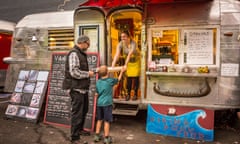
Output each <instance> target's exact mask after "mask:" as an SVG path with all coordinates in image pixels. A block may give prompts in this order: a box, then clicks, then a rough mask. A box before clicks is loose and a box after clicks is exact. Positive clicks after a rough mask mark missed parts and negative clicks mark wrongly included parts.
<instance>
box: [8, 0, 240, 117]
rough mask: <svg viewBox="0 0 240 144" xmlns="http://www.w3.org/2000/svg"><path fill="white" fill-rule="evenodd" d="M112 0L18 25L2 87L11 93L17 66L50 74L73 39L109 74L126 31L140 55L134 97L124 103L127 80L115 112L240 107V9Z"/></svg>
mask: <svg viewBox="0 0 240 144" xmlns="http://www.w3.org/2000/svg"><path fill="white" fill-rule="evenodd" d="M91 2H92V3H91ZM115 2H116V3H111V2H110V3H105V2H104V1H98V3H96V4H95V3H94V1H90V2H86V3H85V4H82V5H81V6H80V7H79V8H78V9H76V10H75V11H62V12H51V13H43V14H33V15H29V16H26V17H24V18H23V19H22V20H21V21H19V23H18V24H17V26H16V29H15V33H14V36H13V37H14V41H13V44H12V51H11V57H8V58H4V61H5V62H6V63H9V64H10V67H9V71H8V75H7V78H8V81H7V82H6V86H7V87H6V90H7V91H12V90H13V87H14V84H15V82H14V81H15V79H16V76H17V73H16V72H17V71H19V69H21V68H23V67H24V68H32V69H34V68H38V69H39V68H40V69H47V70H49V69H50V63H51V62H50V61H51V59H50V56H51V53H52V52H55V51H67V50H69V49H70V48H71V47H72V46H73V43H74V40H76V39H77V37H78V35H80V34H86V35H88V36H89V37H90V39H91V48H90V51H92V52H97V53H99V56H100V64H107V65H108V66H109V69H111V68H110V66H111V62H112V59H113V56H114V54H115V51H116V45H117V43H118V42H119V40H120V38H119V37H120V31H122V30H128V31H131V33H132V36H133V39H134V40H135V41H136V42H137V44H138V48H139V50H140V51H141V76H140V87H139V92H138V94H137V95H138V99H137V100H135V101H134V100H129V101H125V100H124V98H123V97H124V85H125V84H126V83H122V85H121V86H116V88H115V93H114V105H115V111H114V113H116V114H128V115H135V114H136V113H137V111H138V109H141V108H146V107H145V106H146V104H149V103H152V104H165V105H177V106H198V107H205V108H213V109H222V108H240V97H239V93H240V74H239V73H240V72H239V71H240V70H239V64H240V63H239V62H240V55H239V53H240V48H239V41H240V33H239V31H240V19H239V18H240V8H239V5H235V4H234V3H232V2H229V1H224V0H221V1H219V0H214V1H206V0H203V1H201V0H199V1H195V2H192V1H186V2H164V1H162V2H159V1H154V0H153V1H149V2H146V3H141V2H142V1H137V2H136V3H134V2H133V1H131V2H130V4H129V3H126V4H122V3H121V4H118V2H117V1H115ZM138 2H139V3H138ZM229 5H231V6H229ZM90 15H91V17H90ZM119 66H120V65H119ZM113 71H114V69H113ZM113 73H114V75H117V72H113Z"/></svg>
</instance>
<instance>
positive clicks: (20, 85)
mask: <svg viewBox="0 0 240 144" xmlns="http://www.w3.org/2000/svg"><path fill="white" fill-rule="evenodd" d="M24 84H25V81H23V80H18V81H17V83H16V86H15V90H14V91H15V92H22V90H23V86H24Z"/></svg>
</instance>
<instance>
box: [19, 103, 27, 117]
mask: <svg viewBox="0 0 240 144" xmlns="http://www.w3.org/2000/svg"><path fill="white" fill-rule="evenodd" d="M26 113H27V107H24V106H19V107H18V111H17V114H16V116H18V117H26Z"/></svg>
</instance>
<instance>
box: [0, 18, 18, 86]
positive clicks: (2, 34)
mask: <svg viewBox="0 0 240 144" xmlns="http://www.w3.org/2000/svg"><path fill="white" fill-rule="evenodd" d="M15 25H16V24H15V23H13V22H9V21H4V20H0V46H1V54H0V59H1V61H0V87H1V89H3V88H4V83H5V79H6V73H7V68H8V65H7V64H6V63H4V62H3V58H4V57H7V56H10V50H11V42H12V34H13V31H14V27H15Z"/></svg>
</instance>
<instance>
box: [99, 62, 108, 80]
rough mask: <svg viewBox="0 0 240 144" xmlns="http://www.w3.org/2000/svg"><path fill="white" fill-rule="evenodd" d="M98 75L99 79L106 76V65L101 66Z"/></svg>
mask: <svg viewBox="0 0 240 144" xmlns="http://www.w3.org/2000/svg"><path fill="white" fill-rule="evenodd" d="M98 74H99V76H100V77H103V76H106V75H107V74H108V68H107V66H106V65H102V66H100V67H99V69H98Z"/></svg>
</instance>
